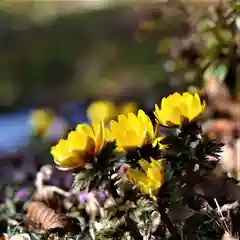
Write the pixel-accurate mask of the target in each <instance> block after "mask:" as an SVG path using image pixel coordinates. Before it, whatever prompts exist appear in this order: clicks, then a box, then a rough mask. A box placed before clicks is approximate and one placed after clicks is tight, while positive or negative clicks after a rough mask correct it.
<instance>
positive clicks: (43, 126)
mask: <svg viewBox="0 0 240 240" xmlns="http://www.w3.org/2000/svg"><path fill="white" fill-rule="evenodd" d="M53 120H54V114H53V112H51V111H50V110H47V109H37V110H35V111H33V112H31V114H30V123H31V125H32V130H33V132H34V133H35V134H36V135H39V136H42V135H44V134H45V133H46V132H47V130H48V129H49V127H50V126H51V124H52V123H53Z"/></svg>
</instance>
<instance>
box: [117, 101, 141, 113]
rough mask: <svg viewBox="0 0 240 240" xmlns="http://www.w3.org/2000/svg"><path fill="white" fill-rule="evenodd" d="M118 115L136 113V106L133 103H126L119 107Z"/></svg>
mask: <svg viewBox="0 0 240 240" xmlns="http://www.w3.org/2000/svg"><path fill="white" fill-rule="evenodd" d="M119 113H120V114H123V115H127V114H128V113H134V114H136V113H137V104H136V103H135V102H127V103H125V104H123V105H122V106H121V107H120V110H119Z"/></svg>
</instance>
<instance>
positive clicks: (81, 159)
mask: <svg viewBox="0 0 240 240" xmlns="http://www.w3.org/2000/svg"><path fill="white" fill-rule="evenodd" d="M103 145H104V124H103V122H93V123H92V127H90V126H89V125H88V124H79V125H78V126H77V128H76V130H75V131H71V132H70V133H69V134H68V137H67V139H61V140H60V141H59V143H58V144H57V145H56V146H53V147H52V149H51V154H52V155H53V157H54V162H55V163H56V165H57V166H58V168H60V169H62V170H68V169H73V168H77V167H83V166H84V165H85V163H86V162H87V161H88V159H89V158H90V157H92V156H93V155H94V154H96V153H97V152H98V151H99V150H101V149H102V147H103Z"/></svg>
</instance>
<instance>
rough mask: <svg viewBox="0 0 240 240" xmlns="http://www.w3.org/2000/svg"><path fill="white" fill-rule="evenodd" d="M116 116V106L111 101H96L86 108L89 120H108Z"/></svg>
mask: <svg viewBox="0 0 240 240" xmlns="http://www.w3.org/2000/svg"><path fill="white" fill-rule="evenodd" d="M115 116H116V107H115V105H114V103H112V102H111V101H96V102H93V103H92V104H90V106H89V107H88V109H87V117H88V119H90V120H91V121H108V120H110V119H113V118H114V117H115Z"/></svg>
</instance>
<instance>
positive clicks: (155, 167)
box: [127, 158, 164, 196]
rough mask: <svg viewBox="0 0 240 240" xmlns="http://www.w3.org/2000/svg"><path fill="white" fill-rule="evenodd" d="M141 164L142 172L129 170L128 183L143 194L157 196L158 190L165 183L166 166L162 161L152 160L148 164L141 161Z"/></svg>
mask: <svg viewBox="0 0 240 240" xmlns="http://www.w3.org/2000/svg"><path fill="white" fill-rule="evenodd" d="M139 164H140V166H141V168H142V171H141V170H140V169H133V168H129V169H128V171H127V179H128V181H130V182H131V183H133V184H135V185H136V186H137V187H138V188H139V189H140V191H141V192H142V193H143V194H149V195H150V196H154V195H156V194H157V191H158V189H159V188H160V187H161V186H162V184H163V182H164V166H163V162H162V160H161V161H159V160H155V159H152V158H151V161H150V162H148V161H146V160H144V159H141V160H140V161H139Z"/></svg>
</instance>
